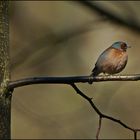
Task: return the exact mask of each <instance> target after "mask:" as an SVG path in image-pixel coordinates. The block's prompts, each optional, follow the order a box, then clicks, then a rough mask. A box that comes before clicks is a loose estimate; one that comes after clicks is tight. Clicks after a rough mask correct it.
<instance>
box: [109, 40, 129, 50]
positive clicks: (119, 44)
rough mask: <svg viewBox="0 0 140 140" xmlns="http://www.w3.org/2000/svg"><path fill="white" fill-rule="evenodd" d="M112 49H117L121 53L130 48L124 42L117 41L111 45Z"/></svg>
mask: <svg viewBox="0 0 140 140" xmlns="http://www.w3.org/2000/svg"><path fill="white" fill-rule="evenodd" d="M111 47H113V48H116V49H119V50H121V51H126V50H127V48H130V46H128V45H127V44H126V43H125V42H123V41H118V42H115V43H113V44H112V46H111Z"/></svg>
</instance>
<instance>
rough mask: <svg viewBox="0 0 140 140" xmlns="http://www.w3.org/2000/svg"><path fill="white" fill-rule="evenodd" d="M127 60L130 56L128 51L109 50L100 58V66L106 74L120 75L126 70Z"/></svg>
mask: <svg viewBox="0 0 140 140" xmlns="http://www.w3.org/2000/svg"><path fill="white" fill-rule="evenodd" d="M127 59H128V56H127V53H126V51H121V50H118V49H115V48H109V49H107V50H106V51H105V52H104V53H103V54H102V56H101V57H100V59H99V62H98V63H99V64H98V65H99V67H100V69H101V71H102V72H104V73H109V74H114V73H119V72H120V71H122V70H123V69H124V67H125V65H126V63H127Z"/></svg>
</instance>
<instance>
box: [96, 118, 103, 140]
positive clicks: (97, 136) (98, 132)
mask: <svg viewBox="0 0 140 140" xmlns="http://www.w3.org/2000/svg"><path fill="white" fill-rule="evenodd" d="M101 125H102V117H101V116H99V127H98V130H97V134H96V139H97V140H98V139H99V134H100V130H101Z"/></svg>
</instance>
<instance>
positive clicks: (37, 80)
mask: <svg viewBox="0 0 140 140" xmlns="http://www.w3.org/2000/svg"><path fill="white" fill-rule="evenodd" d="M137 80H140V74H133V75H108V76H104V75H103V76H101V75H99V76H96V77H91V76H71V77H45V76H44V77H30V78H24V79H19V80H15V81H10V82H9V86H8V87H9V89H13V88H17V87H22V86H27V85H32V84H71V83H92V82H103V81H137Z"/></svg>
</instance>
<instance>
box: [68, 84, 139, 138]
mask: <svg viewBox="0 0 140 140" xmlns="http://www.w3.org/2000/svg"><path fill="white" fill-rule="evenodd" d="M70 85H71V86H72V87H73V88H74V90H75V91H76V93H77V94H79V95H80V96H82V97H83V98H84V99H86V100H87V101H88V102H89V103H90V105H91V106H92V108H93V109H94V110H95V111H96V113H97V114H98V115H99V116H100V117H101V118H106V119H108V120H111V121H113V122H116V123H118V124H120V125H121V126H123V127H124V128H126V129H128V130H131V131H132V132H134V139H136V134H137V132H138V131H140V129H135V128H132V127H130V126H128V125H127V124H125V123H123V122H122V121H120V120H118V119H116V118H113V117H111V116H108V115H105V114H103V113H102V112H101V111H100V110H99V109H98V108H97V107H96V105H95V104H94V102H93V101H92V98H90V97H88V96H87V95H85V94H84V93H83V92H82V91H81V90H80V89H79V88H78V87H77V86H76V85H75V84H74V83H72V84H70ZM97 133H98V131H97Z"/></svg>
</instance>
